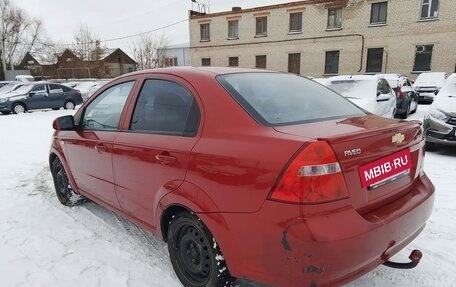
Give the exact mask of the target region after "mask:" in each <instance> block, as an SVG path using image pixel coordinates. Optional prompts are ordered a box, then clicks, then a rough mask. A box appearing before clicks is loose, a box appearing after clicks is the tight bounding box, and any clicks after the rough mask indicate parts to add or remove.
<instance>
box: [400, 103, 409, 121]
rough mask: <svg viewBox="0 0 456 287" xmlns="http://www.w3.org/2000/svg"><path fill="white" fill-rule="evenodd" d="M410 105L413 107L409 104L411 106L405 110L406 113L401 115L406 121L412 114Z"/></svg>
mask: <svg viewBox="0 0 456 287" xmlns="http://www.w3.org/2000/svg"><path fill="white" fill-rule="evenodd" d="M410 105H411V102H410V103H409V105H408V106H407V109H406V110H405V112H404V113H403V114H401V115H400V118H401V119H403V120H405V119H407V118H408V116H409V114H410Z"/></svg>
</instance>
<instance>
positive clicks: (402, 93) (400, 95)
mask: <svg viewBox="0 0 456 287" xmlns="http://www.w3.org/2000/svg"><path fill="white" fill-rule="evenodd" d="M404 96H405V94H404V92H403V91H402V89H401V88H397V97H398V98H399V99H403V98H404Z"/></svg>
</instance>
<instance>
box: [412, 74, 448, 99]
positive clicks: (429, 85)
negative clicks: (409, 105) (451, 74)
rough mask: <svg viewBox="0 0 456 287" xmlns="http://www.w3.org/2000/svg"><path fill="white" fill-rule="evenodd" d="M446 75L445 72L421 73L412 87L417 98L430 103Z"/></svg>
mask: <svg viewBox="0 0 456 287" xmlns="http://www.w3.org/2000/svg"><path fill="white" fill-rule="evenodd" d="M447 75H448V74H447V73H445V72H426V73H421V74H420V75H419V76H418V78H416V81H415V83H414V84H413V88H414V89H415V91H416V92H417V94H418V100H419V101H420V102H428V103H432V101H433V100H434V97H435V95H437V93H438V92H439V90H440V88H442V86H443V84H444V83H445V79H446V77H447Z"/></svg>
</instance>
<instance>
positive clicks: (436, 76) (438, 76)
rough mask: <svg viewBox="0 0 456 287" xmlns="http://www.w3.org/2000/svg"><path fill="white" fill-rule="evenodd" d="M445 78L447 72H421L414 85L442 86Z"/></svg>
mask: <svg viewBox="0 0 456 287" xmlns="http://www.w3.org/2000/svg"><path fill="white" fill-rule="evenodd" d="M445 78H446V73H444V72H426V73H421V74H420V75H419V76H418V78H416V81H415V84H414V87H424V86H434V87H439V88H440V87H442V85H443V83H444V82H445Z"/></svg>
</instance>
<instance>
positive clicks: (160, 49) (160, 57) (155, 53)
mask: <svg viewBox="0 0 456 287" xmlns="http://www.w3.org/2000/svg"><path fill="white" fill-rule="evenodd" d="M167 43H168V41H167V39H166V37H165V36H164V35H161V36H159V37H157V38H155V37H154V36H153V35H151V34H143V35H142V36H141V37H140V38H139V39H138V40H137V41H136V42H134V43H133V56H134V58H135V60H136V62H137V63H138V69H139V70H144V69H153V68H159V67H163V66H165V48H166V46H167Z"/></svg>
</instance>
